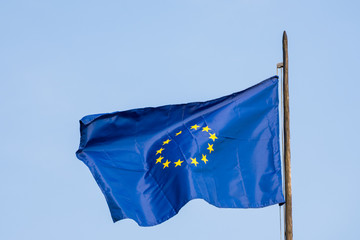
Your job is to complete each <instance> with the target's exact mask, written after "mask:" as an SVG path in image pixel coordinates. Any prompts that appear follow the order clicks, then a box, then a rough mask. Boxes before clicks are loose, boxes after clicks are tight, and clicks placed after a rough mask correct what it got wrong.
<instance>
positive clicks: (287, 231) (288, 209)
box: [282, 31, 293, 240]
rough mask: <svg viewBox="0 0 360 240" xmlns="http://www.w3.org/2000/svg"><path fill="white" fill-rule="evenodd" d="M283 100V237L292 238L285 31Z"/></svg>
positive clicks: (285, 44)
mask: <svg viewBox="0 0 360 240" xmlns="http://www.w3.org/2000/svg"><path fill="white" fill-rule="evenodd" d="M282 44H283V73H284V82H283V91H284V92H283V101H284V150H285V151H284V152H285V155H284V165H285V201H286V203H285V239H286V240H292V239H293V224H292V194H291V169H290V109H289V72H288V71H289V70H288V67H289V59H288V41H287V35H286V31H284V34H283V39H282Z"/></svg>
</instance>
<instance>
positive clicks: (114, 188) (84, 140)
mask: <svg viewBox="0 0 360 240" xmlns="http://www.w3.org/2000/svg"><path fill="white" fill-rule="evenodd" d="M80 131H81V140H80V147H79V150H78V151H77V153H76V155H77V157H78V158H79V159H80V160H81V161H83V162H84V163H85V164H86V165H87V166H88V167H89V169H90V171H91V173H92V174H93V176H94V178H95V180H96V182H97V184H98V185H99V187H100V189H101V190H102V192H103V194H104V195H105V198H106V201H107V203H108V205H109V208H110V212H111V216H112V218H113V221H114V222H116V221H118V220H121V219H124V218H131V219H133V220H135V221H136V222H137V223H138V224H139V225H140V226H152V225H156V224H159V223H162V222H164V221H166V220H167V219H169V218H171V217H172V216H174V215H175V214H177V213H178V211H179V210H180V209H181V208H182V207H183V206H184V205H185V204H186V203H187V202H188V201H190V200H192V199H195V198H201V199H204V200H205V201H207V202H208V203H210V204H212V205H215V206H217V207H221V208H260V207H265V206H269V205H272V204H277V203H283V202H284V196H283V193H282V182H281V162H280V147H279V113H278V78H277V76H275V77H272V78H269V79H267V80H265V81H263V82H261V83H259V84H257V85H255V86H253V87H251V88H249V89H246V90H244V91H241V92H238V93H234V94H231V95H229V96H225V97H221V98H218V99H215V100H211V101H207V102H196V103H188V104H179V105H167V106H162V107H156V108H141V109H134V110H128V111H122V112H114V113H107V114H96V115H89V116H85V117H84V118H82V119H81V120H80Z"/></svg>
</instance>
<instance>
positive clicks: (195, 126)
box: [190, 124, 200, 130]
mask: <svg viewBox="0 0 360 240" xmlns="http://www.w3.org/2000/svg"><path fill="white" fill-rule="evenodd" d="M199 127H200V126H198V125H196V124H195V125H194V126H191V128H190V129H195V130H197V129H198V128H199Z"/></svg>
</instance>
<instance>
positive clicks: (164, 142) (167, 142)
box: [163, 139, 171, 145]
mask: <svg viewBox="0 0 360 240" xmlns="http://www.w3.org/2000/svg"><path fill="white" fill-rule="evenodd" d="M169 142H171V140H170V139H168V140H166V141H163V145H165V144H169Z"/></svg>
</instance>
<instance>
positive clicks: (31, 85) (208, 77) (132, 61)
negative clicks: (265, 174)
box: [0, 0, 360, 240]
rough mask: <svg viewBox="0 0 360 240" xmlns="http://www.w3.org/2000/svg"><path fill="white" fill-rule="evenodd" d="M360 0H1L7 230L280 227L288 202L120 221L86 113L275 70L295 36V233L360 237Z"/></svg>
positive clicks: (211, 92)
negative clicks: (91, 146)
mask: <svg viewBox="0 0 360 240" xmlns="http://www.w3.org/2000/svg"><path fill="white" fill-rule="evenodd" d="M359 9H360V3H359V1H308V0H305V1H249V0H242V1H212V0H210V1H209V0H207V1H203V0H201V1H200V0H191V1H190V0H182V1H179V0H174V1H158V0H152V1H144V0H143V1H135V0H133V1H120V0H119V1H89V0H87V1H80V0H79V1H30V0H29V1H16V0H13V1H1V3H0V32H1V37H0V81H1V82H0V83H1V86H0V109H1V118H0V124H1V127H2V128H1V130H0V136H1V137H0V149H1V157H0V161H1V167H0V239H4V240H5V239H6V240H12V239H37V240H42V239H54V240H55V239H88V240H90V239H147V240H151V239H156V240H159V239H280V233H279V232H280V229H279V228H280V227H279V222H280V219H279V207H278V206H272V207H267V208H263V209H255V210H251V209H250V210H249V209H248V210H246V209H218V208H216V207H214V206H211V205H209V204H207V203H206V202H204V201H202V200H194V201H192V202H190V203H189V204H187V205H186V206H185V207H184V208H183V209H182V210H181V211H180V212H179V214H178V215H176V216H175V217H173V218H172V219H170V220H169V221H167V222H165V223H163V224H160V225H158V226H155V227H147V228H141V227H138V225H137V224H136V223H135V222H134V221H132V220H123V221H120V222H117V223H115V224H114V223H112V220H111V217H110V212H109V210H108V207H107V204H106V201H105V199H104V197H103V195H102V193H101V191H100V189H99V188H98V186H97V184H96V182H95V181H94V179H93V177H92V176H91V174H90V171H89V170H88V169H87V167H86V166H85V165H84V164H83V163H82V162H81V161H79V160H78V159H77V158H76V157H75V151H76V150H77V148H78V145H79V123H78V121H79V119H81V118H82V117H83V116H84V115H88V114H93V113H103V112H113V111H118V110H126V109H131V108H139V107H146V106H159V105H165V104H175V103H185V102H192V101H205V100H209V99H213V98H217V97H220V96H223V95H227V94H230V93H233V92H236V91H239V90H242V89H244V88H247V87H249V86H251V85H254V84H256V83H258V82H260V81H262V80H264V79H266V78H268V77H271V76H273V75H275V74H276V64H277V63H278V62H281V61H282V46H281V39H282V32H283V30H286V31H287V33H288V38H289V61H290V68H289V71H290V74H289V77H290V107H291V108H290V114H291V150H292V183H293V221H294V239H329V240H331V239H358V236H359V234H358V226H359V214H360V207H359V204H358V202H359V201H360V187H359V182H360V179H359V172H360V157H359V153H358V150H359V137H358V136H359V134H360V124H359V122H360V114H359V107H358V105H359V103H360V94H359V90H360V80H359V77H358V72H357V71H358V69H359V67H360V58H359V57H360V44H359V43H360V27H359V24H360V15H359Z"/></svg>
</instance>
